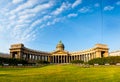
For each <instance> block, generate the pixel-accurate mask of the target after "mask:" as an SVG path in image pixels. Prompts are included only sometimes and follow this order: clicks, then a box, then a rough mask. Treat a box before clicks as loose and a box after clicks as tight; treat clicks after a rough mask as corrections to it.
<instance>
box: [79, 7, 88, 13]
mask: <svg viewBox="0 0 120 82" xmlns="http://www.w3.org/2000/svg"><path fill="white" fill-rule="evenodd" d="M89 11H90V8H89V7H83V8H81V9H80V10H79V12H80V13H86V12H89Z"/></svg>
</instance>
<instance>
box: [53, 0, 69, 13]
mask: <svg viewBox="0 0 120 82" xmlns="http://www.w3.org/2000/svg"><path fill="white" fill-rule="evenodd" d="M70 5H71V4H69V3H65V2H63V3H62V5H61V6H60V7H59V8H57V9H56V10H55V11H53V13H52V14H53V15H59V14H60V13H62V12H63V11H64V10H66V9H67V8H69V7H70Z"/></svg>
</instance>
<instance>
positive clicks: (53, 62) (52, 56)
mask: <svg viewBox="0 0 120 82" xmlns="http://www.w3.org/2000/svg"><path fill="white" fill-rule="evenodd" d="M52 58H53V63H54V55H53V56H52Z"/></svg>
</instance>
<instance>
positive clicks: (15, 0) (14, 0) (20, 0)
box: [12, 0, 24, 4]
mask: <svg viewBox="0 0 120 82" xmlns="http://www.w3.org/2000/svg"><path fill="white" fill-rule="evenodd" d="M23 1H24V0H12V3H14V4H18V3H21V2H23Z"/></svg>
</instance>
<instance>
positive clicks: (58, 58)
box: [51, 53, 96, 63]
mask: <svg viewBox="0 0 120 82" xmlns="http://www.w3.org/2000/svg"><path fill="white" fill-rule="evenodd" d="M93 58H96V55H95V53H89V54H80V55H74V54H73V55H53V56H52V59H51V62H52V63H70V62H71V61H73V60H82V61H84V62H87V61H89V60H91V59H93Z"/></svg>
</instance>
